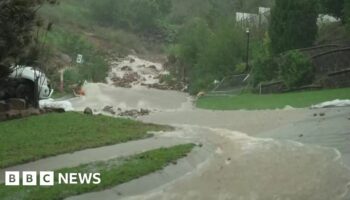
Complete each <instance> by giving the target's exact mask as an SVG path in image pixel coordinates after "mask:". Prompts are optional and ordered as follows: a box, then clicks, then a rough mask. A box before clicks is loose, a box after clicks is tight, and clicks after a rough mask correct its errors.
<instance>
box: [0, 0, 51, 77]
mask: <svg viewBox="0 0 350 200" xmlns="http://www.w3.org/2000/svg"><path fill="white" fill-rule="evenodd" d="M44 2H48V3H51V4H54V3H56V1H54V0H30V1H29V0H2V1H1V2H0V27H1V29H0V66H1V67H0V79H1V78H4V77H6V76H7V75H8V74H9V73H10V69H9V68H10V65H11V64H18V62H19V61H20V60H24V58H25V57H28V56H33V55H35V53H33V52H34V51H33V49H35V47H34V46H35V45H33V44H34V43H35V41H34V37H33V34H34V30H35V27H38V26H40V25H42V23H41V21H40V20H39V19H38V17H37V11H38V9H39V8H40V6H41V5H42V4H43V3H44ZM21 64H25V63H21Z"/></svg>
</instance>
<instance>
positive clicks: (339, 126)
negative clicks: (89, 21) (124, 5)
mask: <svg viewBox="0 0 350 200" xmlns="http://www.w3.org/2000/svg"><path fill="white" fill-rule="evenodd" d="M114 73H115V72H114ZM85 90H86V96H85V97H82V98H76V99H72V100H71V103H72V104H73V106H74V108H75V109H77V110H83V109H84V108H85V107H90V108H92V109H94V110H96V111H97V112H100V111H101V110H102V108H103V107H105V106H113V107H115V108H121V109H141V108H143V109H148V110H151V111H152V112H151V114H150V115H149V116H143V117H141V118H138V119H139V120H141V121H144V122H150V123H157V124H165V125H172V126H175V127H177V131H175V132H172V133H167V134H163V135H162V137H171V138H177V139H179V140H184V141H192V142H195V143H201V144H203V147H202V148H201V149H199V150H198V149H196V150H195V151H194V152H193V153H191V154H190V155H189V157H187V158H184V159H182V160H181V161H180V162H179V164H178V165H173V166H168V167H167V168H166V169H164V170H163V171H161V172H157V173H154V174H151V175H149V176H145V177H142V178H140V179H137V180H134V181H132V182H130V183H126V184H123V185H120V186H117V187H115V188H112V189H110V190H106V191H102V192H96V193H90V194H84V195H81V196H76V197H72V198H69V199H70V200H79V199H81V200H90V199H91V200H92V199H101V200H109V199H157V200H158V199H174V200H177V199H189V200H192V199H201V200H202V199H240V200H271V199H276V200H287V199H288V200H329V199H332V200H347V199H350V196H349V195H350V193H349V186H350V168H349V166H350V154H349V152H350V142H349V130H350V127H349V125H350V123H349V122H350V120H349V118H350V108H341V109H338V108H333V109H321V110H310V109H288V110H262V111H243V110H242V111H210V110H201V109H196V108H195V107H194V106H193V100H192V99H191V97H189V96H188V95H186V94H184V93H180V92H174V91H160V90H154V89H146V88H142V87H137V88H131V89H123V88H117V87H114V86H112V85H108V84H87V85H86V86H85ZM198 151H199V152H201V153H198ZM204 158H205V159H204ZM194 160H195V162H194Z"/></svg>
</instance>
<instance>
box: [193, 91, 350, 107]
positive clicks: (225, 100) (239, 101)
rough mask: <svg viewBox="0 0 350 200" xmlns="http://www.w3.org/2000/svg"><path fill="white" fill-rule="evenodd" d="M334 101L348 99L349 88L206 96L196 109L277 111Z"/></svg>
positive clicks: (199, 101) (201, 99)
mask: <svg viewBox="0 0 350 200" xmlns="http://www.w3.org/2000/svg"><path fill="white" fill-rule="evenodd" d="M335 99H350V88H346V89H334V90H321V91H309V92H295V93H285V94H271V95H257V94H242V95H239V96H229V97H225V96H218V97H210V96H208V97H203V98H200V99H199V100H198V101H197V107H199V108H204V109H212V110H239V109H247V110H261V109H277V108H284V107H285V106H287V105H289V106H292V107H295V108H305V107H309V106H311V105H314V104H318V103H322V102H325V101H331V100H335Z"/></svg>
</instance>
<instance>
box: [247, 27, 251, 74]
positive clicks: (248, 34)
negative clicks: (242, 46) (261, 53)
mask: <svg viewBox="0 0 350 200" xmlns="http://www.w3.org/2000/svg"><path fill="white" fill-rule="evenodd" d="M246 34H247V57H246V70H247V71H248V70H249V42H250V30H249V28H247V30H246Z"/></svg>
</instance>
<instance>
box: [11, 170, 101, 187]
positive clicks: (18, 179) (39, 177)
mask: <svg viewBox="0 0 350 200" xmlns="http://www.w3.org/2000/svg"><path fill="white" fill-rule="evenodd" d="M55 180H56V181H55ZM100 183H101V174H100V173H57V174H55V172H52V171H42V172H35V171H24V172H18V171H7V172H5V185H6V186H21V185H22V186H54V185H55V184H58V185H78V184H80V185H84V184H93V185H98V184H100Z"/></svg>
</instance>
